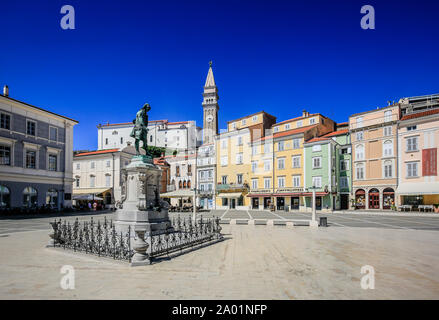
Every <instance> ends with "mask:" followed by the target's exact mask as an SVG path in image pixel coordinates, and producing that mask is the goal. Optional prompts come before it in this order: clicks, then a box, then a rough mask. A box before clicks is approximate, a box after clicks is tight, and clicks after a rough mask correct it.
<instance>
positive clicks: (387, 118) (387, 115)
mask: <svg viewBox="0 0 439 320" xmlns="http://www.w3.org/2000/svg"><path fill="white" fill-rule="evenodd" d="M391 120H392V111H390V110H388V111H386V112H384V122H389V121H391Z"/></svg>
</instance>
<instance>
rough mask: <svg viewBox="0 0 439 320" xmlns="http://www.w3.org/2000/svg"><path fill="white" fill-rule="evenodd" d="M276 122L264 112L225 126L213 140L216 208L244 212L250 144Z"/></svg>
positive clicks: (248, 178) (248, 179) (247, 186)
mask: <svg viewBox="0 0 439 320" xmlns="http://www.w3.org/2000/svg"><path fill="white" fill-rule="evenodd" d="M274 123H276V118H275V117H274V116H272V115H270V114H268V113H266V112H264V111H261V112H258V113H255V114H252V115H249V116H245V117H242V118H239V119H236V120H232V121H229V122H228V123H227V131H226V132H222V133H220V134H219V135H217V136H216V138H215V144H216V146H215V148H216V157H217V159H216V161H217V174H216V179H217V185H216V193H217V194H216V208H217V209H248V208H250V199H249V198H248V197H247V194H248V191H249V182H250V171H251V142H252V141H253V140H255V139H260V138H262V137H264V136H265V133H266V130H267V129H269V128H271V126H272V125H273V124H274Z"/></svg>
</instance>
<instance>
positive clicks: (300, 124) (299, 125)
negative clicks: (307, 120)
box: [297, 120, 303, 128]
mask: <svg viewBox="0 0 439 320" xmlns="http://www.w3.org/2000/svg"><path fill="white" fill-rule="evenodd" d="M301 126H303V122H302V120H300V121H297V128H300V127H301Z"/></svg>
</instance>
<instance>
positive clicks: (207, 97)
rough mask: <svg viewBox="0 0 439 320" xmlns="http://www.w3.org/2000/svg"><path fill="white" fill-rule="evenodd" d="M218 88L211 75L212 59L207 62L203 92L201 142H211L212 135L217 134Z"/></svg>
mask: <svg viewBox="0 0 439 320" xmlns="http://www.w3.org/2000/svg"><path fill="white" fill-rule="evenodd" d="M218 100H219V97H218V88H217V87H216V84H215V78H214V77H213V70H212V61H210V62H209V71H208V72H207V78H206V83H205V84H204V92H203V102H202V106H203V113H204V116H203V144H207V143H213V137H214V136H215V135H217V134H218V110H219V105H218Z"/></svg>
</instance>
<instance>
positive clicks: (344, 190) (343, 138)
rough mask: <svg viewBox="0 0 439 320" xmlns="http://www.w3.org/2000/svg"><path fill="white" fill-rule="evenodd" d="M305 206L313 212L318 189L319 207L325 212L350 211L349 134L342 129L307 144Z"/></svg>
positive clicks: (317, 201)
mask: <svg viewBox="0 0 439 320" xmlns="http://www.w3.org/2000/svg"><path fill="white" fill-rule="evenodd" d="M304 149H305V164H306V165H305V180H304V181H305V185H304V187H305V194H304V195H305V199H304V200H305V206H306V211H311V210H312V187H313V186H315V187H316V189H315V190H316V208H317V210H322V211H324V212H332V211H333V210H347V209H349V207H350V194H351V189H352V177H351V144H350V136H349V131H348V130H347V129H345V130H339V131H334V132H331V133H329V134H326V135H324V136H322V137H317V138H313V139H311V140H309V141H307V142H306V143H305V144H304Z"/></svg>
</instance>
